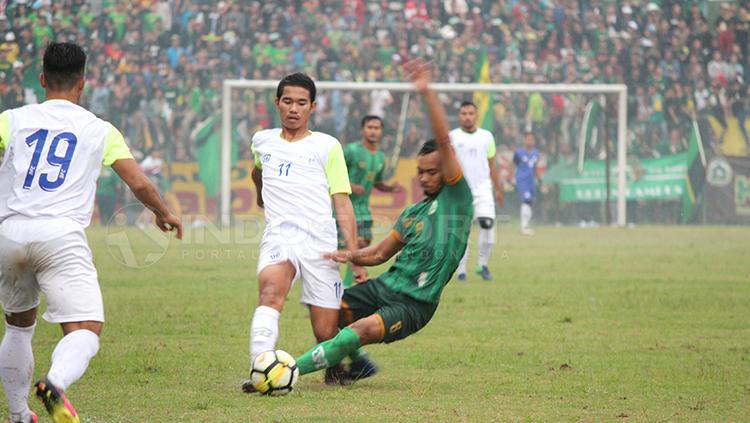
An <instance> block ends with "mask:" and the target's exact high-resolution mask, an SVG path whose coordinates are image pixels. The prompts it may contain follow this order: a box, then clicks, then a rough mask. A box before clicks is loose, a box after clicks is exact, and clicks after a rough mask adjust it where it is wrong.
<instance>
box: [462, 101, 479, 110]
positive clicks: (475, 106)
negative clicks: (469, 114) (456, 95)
mask: <svg viewBox="0 0 750 423" xmlns="http://www.w3.org/2000/svg"><path fill="white" fill-rule="evenodd" d="M466 106H471V107H473V108H475V109H476V108H477V105H476V104H474V102H473V101H469V100H465V101H462V102H461V107H459V109H463V108H464V107H466Z"/></svg>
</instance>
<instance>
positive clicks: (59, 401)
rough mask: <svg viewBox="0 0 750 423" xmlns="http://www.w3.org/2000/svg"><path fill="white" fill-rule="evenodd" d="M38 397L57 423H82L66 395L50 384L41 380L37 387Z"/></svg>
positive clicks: (46, 380)
mask: <svg viewBox="0 0 750 423" xmlns="http://www.w3.org/2000/svg"><path fill="white" fill-rule="evenodd" d="M35 391H36V397H37V398H38V399H39V401H41V402H42V404H44V408H45V409H46V410H47V412H48V413H49V415H50V417H52V421H53V422H55V423H80V419H79V418H78V413H76V410H75V408H73V405H72V404H71V403H70V401H68V397H66V396H65V393H63V391H61V390H60V389H58V388H57V387H55V386H54V385H53V384H52V383H50V382H49V380H48V379H47V378H44V379H41V380H40V381H38V382H37V383H36V385H35Z"/></svg>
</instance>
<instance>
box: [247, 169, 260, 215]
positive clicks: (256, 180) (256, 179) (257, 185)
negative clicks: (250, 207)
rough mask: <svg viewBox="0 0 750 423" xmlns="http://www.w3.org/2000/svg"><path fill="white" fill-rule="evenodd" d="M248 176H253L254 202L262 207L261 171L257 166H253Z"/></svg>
mask: <svg viewBox="0 0 750 423" xmlns="http://www.w3.org/2000/svg"><path fill="white" fill-rule="evenodd" d="M250 176H251V177H252V178H253V185H255V192H256V193H257V196H256V198H255V202H256V203H257V204H258V207H260V208H263V195H262V193H263V171H262V170H260V169H258V168H257V167H253V171H252V172H251V173H250Z"/></svg>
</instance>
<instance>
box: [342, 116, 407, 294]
mask: <svg viewBox="0 0 750 423" xmlns="http://www.w3.org/2000/svg"><path fill="white" fill-rule="evenodd" d="M382 137H383V119H381V118H380V117H378V116H375V115H367V116H365V117H364V118H362V142H358V143H350V144H347V145H346V146H345V147H344V158H345V160H346V167H347V169H348V170H349V183H350V184H351V187H352V195H351V200H352V206H353V207H354V218H355V219H357V235H358V239H357V245H358V247H359V248H365V247H367V246H369V245H370V243H371V242H372V212H371V211H370V193H371V192H372V189H373V188H375V189H377V190H378V191H382V192H400V191H401V190H402V188H401V186H400V185H399V184H398V183H394V184H393V185H388V184H386V183H385V182H384V181H383V169H384V168H385V154H383V152H382V151H380V150H379V146H380V141H381V139H382ZM339 239H341V236H339ZM353 278H354V272H352V270H351V267H347V273H346V276H345V277H344V288H348V287H350V286H351V284H352V280H353Z"/></svg>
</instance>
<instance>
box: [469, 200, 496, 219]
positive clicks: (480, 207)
mask: <svg viewBox="0 0 750 423" xmlns="http://www.w3.org/2000/svg"><path fill="white" fill-rule="evenodd" d="M480 217H489V218H490V219H495V199H494V198H493V197H492V195H489V196H487V195H482V196H475V197H474V219H475V220H476V219H477V218H480Z"/></svg>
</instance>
